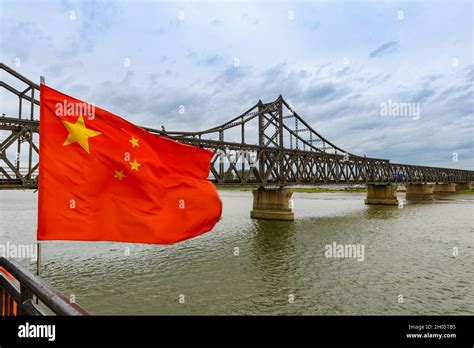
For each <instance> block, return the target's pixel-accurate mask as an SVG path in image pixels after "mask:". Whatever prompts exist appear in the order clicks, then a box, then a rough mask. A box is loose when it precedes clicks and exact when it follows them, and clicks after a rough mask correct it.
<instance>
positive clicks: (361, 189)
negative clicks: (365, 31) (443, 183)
mask: <svg viewBox="0 0 474 348" xmlns="http://www.w3.org/2000/svg"><path fill="white" fill-rule="evenodd" d="M216 187H217V189H218V190H222V191H252V190H255V189H257V188H258V187H259V185H222V184H216ZM288 188H289V189H291V190H292V191H293V192H304V193H324V192H333V193H334V192H350V193H353V192H367V189H366V188H365V187H288ZM398 192H404V190H398ZM455 194H474V189H470V190H459V191H456V193H455Z"/></svg>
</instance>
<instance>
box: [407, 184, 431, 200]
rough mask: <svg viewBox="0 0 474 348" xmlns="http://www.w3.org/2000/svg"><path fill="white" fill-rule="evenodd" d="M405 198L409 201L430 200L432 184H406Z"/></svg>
mask: <svg viewBox="0 0 474 348" xmlns="http://www.w3.org/2000/svg"><path fill="white" fill-rule="evenodd" d="M405 188H406V190H407V191H406V199H407V200H409V201H432V200H433V189H434V185H433V184H406V185H405Z"/></svg>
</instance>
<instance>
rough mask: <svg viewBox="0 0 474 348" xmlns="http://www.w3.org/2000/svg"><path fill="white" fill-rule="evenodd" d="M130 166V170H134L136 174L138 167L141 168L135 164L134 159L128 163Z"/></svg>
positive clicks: (135, 160) (138, 164)
mask: <svg viewBox="0 0 474 348" xmlns="http://www.w3.org/2000/svg"><path fill="white" fill-rule="evenodd" d="M129 163H130V166H131V170H136V171H137V172H138V167H140V166H141V164H140V163H138V162H137V159H136V158H135V159H134V160H133V162H129Z"/></svg>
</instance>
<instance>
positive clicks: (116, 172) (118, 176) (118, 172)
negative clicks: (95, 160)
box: [114, 170, 126, 181]
mask: <svg viewBox="0 0 474 348" xmlns="http://www.w3.org/2000/svg"><path fill="white" fill-rule="evenodd" d="M114 178H117V179H119V180H120V181H122V179H123V178H126V176H125V174H124V173H123V170H121V171H117V170H116V171H115V175H114Z"/></svg>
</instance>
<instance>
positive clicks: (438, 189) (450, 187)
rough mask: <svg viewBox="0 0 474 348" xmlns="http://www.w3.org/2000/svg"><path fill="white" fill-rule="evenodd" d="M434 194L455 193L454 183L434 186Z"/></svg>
mask: <svg viewBox="0 0 474 348" xmlns="http://www.w3.org/2000/svg"><path fill="white" fill-rule="evenodd" d="M433 192H434V193H455V192H456V184H455V183H444V184H435V185H434V188H433Z"/></svg>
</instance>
